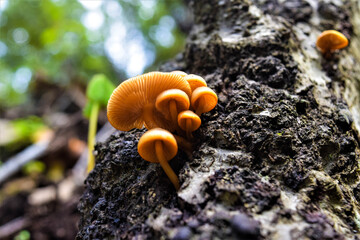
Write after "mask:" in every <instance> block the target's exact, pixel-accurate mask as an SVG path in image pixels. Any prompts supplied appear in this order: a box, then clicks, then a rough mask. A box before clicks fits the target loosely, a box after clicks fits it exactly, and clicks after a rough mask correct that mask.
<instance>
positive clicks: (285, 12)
mask: <svg viewBox="0 0 360 240" xmlns="http://www.w3.org/2000/svg"><path fill="white" fill-rule="evenodd" d="M191 5H192V8H193V10H194V26H193V29H192V31H191V33H190V35H189V37H188V40H187V44H186V48H185V51H184V53H183V54H182V55H181V56H179V57H178V58H176V59H175V60H174V61H172V62H170V63H167V64H165V65H164V66H163V67H162V69H161V70H164V71H172V70H177V69H180V70H183V71H186V72H188V73H194V74H199V75H201V76H203V77H204V78H205V79H206V81H207V82H208V85H209V87H210V88H212V89H214V90H215V91H216V92H217V93H218V96H219V103H218V105H217V107H216V108H215V109H214V110H213V111H211V112H210V113H207V114H204V115H202V122H203V124H202V126H201V128H200V130H198V131H197V132H195V134H194V135H195V139H196V141H195V142H194V149H195V150H194V152H193V153H192V155H191V156H187V155H186V154H185V153H184V152H182V151H180V152H179V153H178V155H177V156H176V158H175V159H173V160H172V161H171V165H172V167H173V168H174V169H175V171H176V172H177V173H178V175H179V177H180V182H181V189H180V190H179V191H178V192H175V190H174V188H173V186H172V184H171V183H170V181H169V180H168V178H167V177H166V175H165V174H164V172H163V170H162V169H161V168H160V165H157V164H151V163H148V162H146V161H144V160H142V159H141V158H140V157H139V155H138V153H137V142H138V140H139V138H140V136H141V135H142V133H143V132H144V131H143V130H133V131H130V132H117V133H116V134H114V135H113V136H111V137H110V139H108V140H107V141H106V142H105V143H102V144H98V145H97V146H96V153H97V157H96V158H97V164H96V167H95V169H94V171H92V172H91V173H90V175H89V177H88V178H87V180H86V191H85V193H84V195H83V197H82V200H81V202H80V204H79V209H80V211H81V214H82V218H81V222H80V229H79V233H78V236H77V237H78V239H95V238H98V239H105V238H116V239H122V238H125V239H130V238H133V237H136V239H158V238H163V239H164V238H165V239H167V238H169V239H189V238H191V239H358V237H359V235H358V231H359V229H360V214H359V211H360V209H359V207H360V205H359V201H360V179H359V171H360V169H359V164H358V160H359V148H358V146H359V138H358V136H359V135H358V131H357V130H356V129H360V128H359V126H360V114H359V89H360V88H359V82H360V65H359V60H360V51H359V49H360V40H359V34H360V33H359V30H360V6H359V3H358V1H356V0H354V1H345V2H344V1H339V0H327V1H315V0H308V1H305V0H291V1H277V0H254V1H248V0H219V1H217V0H194V1H193V2H192V3H191ZM326 29H338V30H340V31H341V32H343V33H344V34H345V35H346V36H347V37H348V38H349V39H350V42H351V44H350V46H349V47H348V48H347V49H345V50H342V51H340V52H337V53H335V54H333V56H332V58H331V59H328V60H325V59H324V58H323V57H322V56H321V54H320V53H319V52H318V51H317V50H316V48H315V41H316V37H317V36H318V35H319V34H320V32H321V31H323V30H326Z"/></svg>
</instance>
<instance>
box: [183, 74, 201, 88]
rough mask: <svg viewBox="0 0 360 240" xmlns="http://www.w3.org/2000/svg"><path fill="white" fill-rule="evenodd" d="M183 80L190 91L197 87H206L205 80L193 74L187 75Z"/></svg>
mask: <svg viewBox="0 0 360 240" xmlns="http://www.w3.org/2000/svg"><path fill="white" fill-rule="evenodd" d="M184 79H185V80H186V81H187V82H188V83H189V84H190V87H191V91H194V90H195V89H196V88H198V87H207V85H206V82H205V80H204V79H203V78H202V77H200V76H198V75H195V74H189V75H187V76H185V77H184Z"/></svg>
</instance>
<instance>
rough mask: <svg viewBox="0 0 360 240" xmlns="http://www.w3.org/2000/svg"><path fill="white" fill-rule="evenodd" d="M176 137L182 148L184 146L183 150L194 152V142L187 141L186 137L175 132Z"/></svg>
mask: <svg viewBox="0 0 360 240" xmlns="http://www.w3.org/2000/svg"><path fill="white" fill-rule="evenodd" d="M174 138H175V139H176V142H177V144H179V146H180V148H182V149H183V150H185V151H187V152H189V153H192V151H193V149H192V144H191V143H190V142H189V141H187V140H186V139H185V138H183V137H180V136H178V135H175V134H174Z"/></svg>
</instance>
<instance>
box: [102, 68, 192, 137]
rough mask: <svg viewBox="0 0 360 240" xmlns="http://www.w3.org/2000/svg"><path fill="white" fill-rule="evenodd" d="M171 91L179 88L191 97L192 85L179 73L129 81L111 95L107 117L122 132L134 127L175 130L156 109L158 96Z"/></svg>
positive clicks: (156, 73)
mask: <svg viewBox="0 0 360 240" xmlns="http://www.w3.org/2000/svg"><path fill="white" fill-rule="evenodd" d="M168 89H179V90H181V91H183V92H185V94H186V95H187V96H191V89H190V85H189V83H188V82H187V81H185V80H184V79H183V77H182V76H181V75H179V74H176V73H162V72H150V73H146V74H143V75H140V76H137V77H133V78H130V79H128V80H126V81H124V82H123V83H121V84H120V85H119V86H118V87H117V88H116V89H115V90H114V92H113V93H112V95H111V97H110V99H109V102H108V105H107V116H108V120H109V122H110V123H111V125H112V126H113V127H115V128H116V129H119V130H121V131H129V130H131V129H133V128H139V129H140V128H142V127H143V125H145V127H146V128H148V129H151V128H156V127H161V128H165V129H169V130H170V131H172V130H174V129H175V128H176V126H173V124H172V123H171V122H169V121H166V119H164V116H163V115H162V114H161V113H160V112H158V111H157V110H156V108H155V101H156V98H157V97H158V95H159V94H160V93H162V92H164V91H166V90H168Z"/></svg>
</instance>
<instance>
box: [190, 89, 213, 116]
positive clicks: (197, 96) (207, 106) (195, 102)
mask: <svg viewBox="0 0 360 240" xmlns="http://www.w3.org/2000/svg"><path fill="white" fill-rule="evenodd" d="M217 101H218V97H217V95H216V93H215V92H214V91H213V90H211V89H210V88H208V87H198V88H196V89H195V90H194V92H193V93H192V95H191V106H192V107H193V108H194V109H195V111H196V114H197V115H199V116H200V115H201V114H202V113H205V112H210V111H211V110H212V109H213V108H214V107H215V106H216V104H217Z"/></svg>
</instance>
